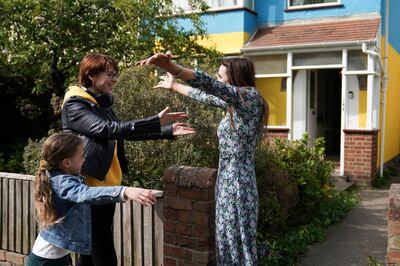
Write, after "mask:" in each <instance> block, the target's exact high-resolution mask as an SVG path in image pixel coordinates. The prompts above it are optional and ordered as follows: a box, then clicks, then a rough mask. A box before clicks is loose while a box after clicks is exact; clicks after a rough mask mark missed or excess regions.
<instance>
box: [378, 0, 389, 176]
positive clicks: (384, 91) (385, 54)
mask: <svg viewBox="0 0 400 266" xmlns="http://www.w3.org/2000/svg"><path fill="white" fill-rule="evenodd" d="M385 9H386V11H385V14H386V18H385V50H384V57H383V59H384V60H385V61H384V65H385V68H384V74H383V100H382V105H383V106H382V107H383V114H382V131H381V132H382V135H381V158H380V159H381V162H380V168H379V175H380V176H381V177H382V176H383V165H384V163H385V153H384V152H385V131H386V130H385V128H386V91H387V87H388V83H389V76H388V56H389V0H386V7H385Z"/></svg>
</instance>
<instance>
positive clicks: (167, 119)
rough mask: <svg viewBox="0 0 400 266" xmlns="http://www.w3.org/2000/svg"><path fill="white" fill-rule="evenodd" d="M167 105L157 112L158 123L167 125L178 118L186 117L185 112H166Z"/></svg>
mask: <svg viewBox="0 0 400 266" xmlns="http://www.w3.org/2000/svg"><path fill="white" fill-rule="evenodd" d="M168 111H169V107H166V108H165V109H164V110H162V111H161V112H160V113H158V117H159V118H160V125H162V126H165V125H169V124H171V123H173V122H175V121H177V120H179V119H183V118H188V115H187V114H186V113H185V112H173V113H168Z"/></svg>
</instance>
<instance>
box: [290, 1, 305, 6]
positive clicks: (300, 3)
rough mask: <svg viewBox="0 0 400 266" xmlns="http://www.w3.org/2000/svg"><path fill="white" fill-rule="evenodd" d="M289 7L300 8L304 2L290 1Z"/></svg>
mask: <svg viewBox="0 0 400 266" xmlns="http://www.w3.org/2000/svg"><path fill="white" fill-rule="evenodd" d="M290 2H291V3H292V4H291V6H302V5H304V0H291V1H290Z"/></svg>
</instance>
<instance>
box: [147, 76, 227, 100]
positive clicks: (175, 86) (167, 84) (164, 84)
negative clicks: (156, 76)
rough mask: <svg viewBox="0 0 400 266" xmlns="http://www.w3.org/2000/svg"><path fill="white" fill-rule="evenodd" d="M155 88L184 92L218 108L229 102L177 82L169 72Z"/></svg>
mask: <svg viewBox="0 0 400 266" xmlns="http://www.w3.org/2000/svg"><path fill="white" fill-rule="evenodd" d="M154 88H164V89H168V90H173V91H175V92H177V93H179V94H182V95H184V96H187V97H190V98H192V99H194V100H196V101H199V102H201V103H204V104H207V105H211V106H215V107H218V108H226V107H227V104H226V102H225V101H223V100H221V99H220V98H218V97H216V96H214V95H211V94H208V93H206V92H204V91H201V90H199V89H196V88H192V87H189V86H186V85H183V84H180V83H177V82H176V81H175V80H174V78H173V76H172V75H171V74H170V73H168V75H167V76H162V77H161V80H160V82H159V83H158V84H157V85H156V86H154Z"/></svg>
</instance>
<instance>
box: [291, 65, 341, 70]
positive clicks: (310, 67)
mask: <svg viewBox="0 0 400 266" xmlns="http://www.w3.org/2000/svg"><path fill="white" fill-rule="evenodd" d="M331 68H343V65H342V64H340V65H315V66H292V70H300V69H331Z"/></svg>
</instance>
